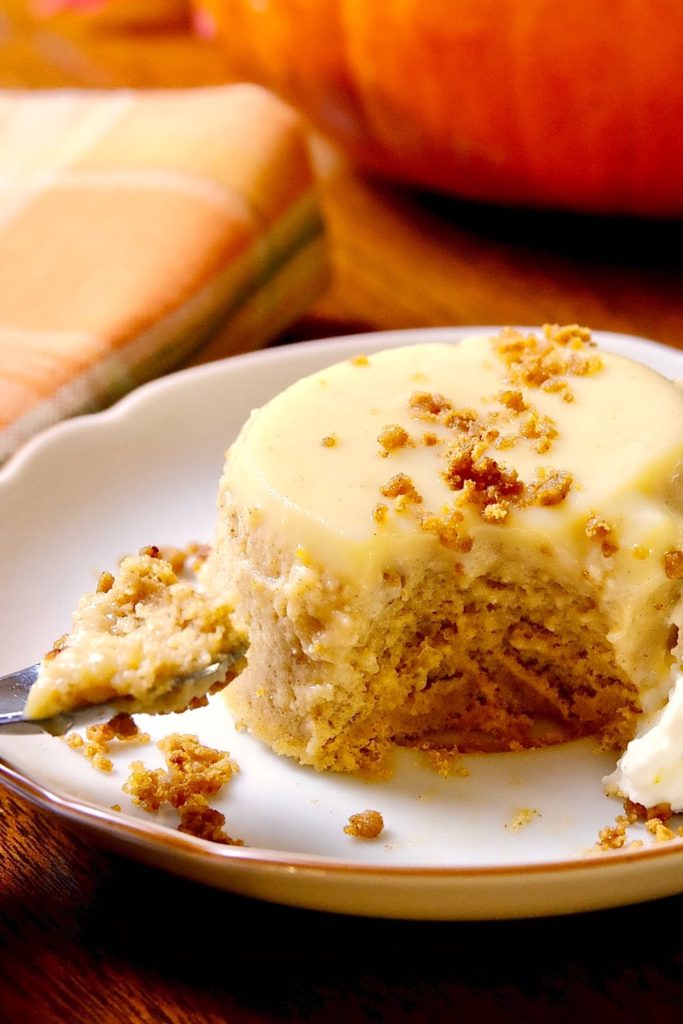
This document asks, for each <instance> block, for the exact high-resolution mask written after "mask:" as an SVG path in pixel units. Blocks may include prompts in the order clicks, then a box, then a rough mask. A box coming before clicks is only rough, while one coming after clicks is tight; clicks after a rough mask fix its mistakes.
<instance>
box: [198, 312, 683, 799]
mask: <svg viewBox="0 0 683 1024" xmlns="http://www.w3.org/2000/svg"><path fill="white" fill-rule="evenodd" d="M682 465H683V395H681V393H680V391H679V390H678V389H677V388H676V387H675V386H673V385H672V384H671V383H670V382H669V381H667V380H665V379H664V378H662V377H660V376H659V375H658V374H657V373H655V372H654V371H652V370H650V369H648V368H646V367H644V366H642V365H640V364H638V363H635V362H633V361H631V360H629V359H625V358H623V357H619V356H616V355H612V354H610V353H608V352H602V351H599V350H598V349H597V348H596V346H595V344H594V342H593V339H592V338H591V334H590V332H589V331H588V330H587V329H584V328H579V327H576V326H571V327H564V328H560V327H546V328H544V329H543V331H541V332H537V333H529V334H527V333H525V332H519V331H515V330H504V331H502V332H501V333H500V334H498V335H497V336H494V337H488V336H486V337H485V336H478V337H472V338H469V339H467V340H466V341H464V342H462V343H461V344H460V345H456V346H452V345H448V344H426V345H418V346H407V347H399V348H395V349H390V350H386V351H383V352H379V353H377V354H374V355H371V356H368V357H364V356H360V357H357V358H354V359H350V360H348V361H346V362H343V363H339V364H337V365H335V366H333V367H330V368H328V369H325V370H322V371H320V372H318V373H315V374H313V375H312V376H310V377H307V378H305V379H303V380H300V381H299V382H297V383H296V384H294V385H293V386H291V387H290V388H288V389H287V390H285V391H284V392H282V393H281V394H280V395H279V396H277V397H276V398H274V399H273V400H272V401H271V402H269V403H268V404H267V405H265V406H264V407H263V408H261V409H260V410H256V411H255V412H254V413H253V414H252V416H251V417H250V419H249V421H248V422H247V423H246V425H245V426H244V428H243V429H242V431H241V433H240V435H239V437H238V438H237V440H236V441H235V443H234V444H233V445H232V447H231V448H230V450H229V452H228V455H227V459H226V466H225V471H224V475H223V478H222V481H221V484H220V494H219V521H218V527H217V535H216V540H215V545H214V548H213V551H212V553H211V554H210V556H209V558H208V560H207V562H206V564H205V566H204V569H203V571H202V572H203V582H204V585H205V586H206V587H207V588H208V589H209V590H213V591H214V592H216V593H229V594H230V595H231V598H232V600H233V601H234V603H235V606H236V608H237V609H238V614H239V616H240V618H241V620H242V621H243V624H244V627H245V628H246V630H247V631H248V633H249V637H250V642H251V646H250V656H249V665H248V667H247V668H246V669H245V671H244V672H242V673H241V675H240V676H239V677H238V678H237V679H236V680H235V681H234V682H233V683H231V685H230V687H229V688H228V689H227V690H226V691H225V697H226V700H227V701H228V703H229V705H230V706H231V708H232V709H233V711H234V713H235V716H236V718H237V720H238V722H239V723H240V724H241V725H243V726H246V727H247V728H248V729H249V730H250V731H251V733H252V734H253V735H254V736H256V737H258V738H259V739H261V740H263V741H265V742H266V743H267V744H269V745H270V746H271V747H272V748H273V750H275V751H277V752H278V753H280V754H285V755H289V756H291V757H293V758H295V759H297V760H298V761H299V762H301V763H303V764H306V765H313V766H315V767H316V768H318V769H332V770H336V771H348V772H351V771H358V770H366V771H367V770H380V769H382V768H383V767H385V766H386V763H387V760H388V758H389V755H390V751H391V749H392V747H393V745H394V744H396V743H398V744H414V745H417V746H420V748H422V749H425V747H429V746H430V745H432V746H433V747H434V748H436V749H447V748H449V747H450V748H452V749H455V748H457V749H459V750H461V751H483V750H514V749H520V748H527V747H534V746H539V745H545V744H549V743H557V742H561V741H565V740H569V739H573V738H577V737H581V736H585V735H595V736H596V737H599V738H600V740H601V742H602V743H603V744H604V745H606V746H608V747H610V748H614V749H615V750H617V751H622V750H623V749H624V748H625V747H626V746H627V744H629V741H630V740H631V739H632V737H634V735H635V734H636V733H637V732H639V731H640V732H643V731H647V729H646V726H647V727H649V724H651V716H653V715H655V714H657V713H658V712H659V709H661V708H662V707H663V706H664V705H665V704H666V699H667V695H668V693H669V690H670V688H671V686H672V682H673V678H674V677H673V669H674V665H675V662H676V655H677V649H676V643H677V632H678V625H679V622H680V617H681V611H680V607H679V602H680V599H681V596H682V584H681V579H682V578H683V516H682V514H681V512H682V509H683V490H682V487H683V484H682V482H681V477H680V467H681V466H682ZM615 784H616V783H615ZM618 786H619V787H620V788H621V790H622V791H624V792H626V795H629V796H631V797H632V798H633V799H638V793H637V792H633V793H629V792H628V788H629V779H628V778H620V779H619V780H618ZM637 788H638V787H637V786H635V789H636V790H637ZM663 799H666V797H664V798H663ZM681 802H682V803H683V796H682V797H681Z"/></svg>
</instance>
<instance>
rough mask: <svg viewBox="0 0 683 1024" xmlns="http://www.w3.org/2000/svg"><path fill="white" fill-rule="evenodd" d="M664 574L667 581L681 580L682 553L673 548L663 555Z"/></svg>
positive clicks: (682, 574) (682, 572) (682, 570)
mask: <svg viewBox="0 0 683 1024" xmlns="http://www.w3.org/2000/svg"><path fill="white" fill-rule="evenodd" d="M664 572H665V573H666V576H667V579H670V580H681V579H683V551H679V550H678V548H673V549H672V550H671V551H667V552H666V554H665V555H664Z"/></svg>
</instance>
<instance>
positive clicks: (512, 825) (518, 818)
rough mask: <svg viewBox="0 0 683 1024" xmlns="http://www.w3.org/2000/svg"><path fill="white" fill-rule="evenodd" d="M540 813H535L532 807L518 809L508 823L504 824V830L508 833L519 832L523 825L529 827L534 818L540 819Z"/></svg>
mask: <svg viewBox="0 0 683 1024" xmlns="http://www.w3.org/2000/svg"><path fill="white" fill-rule="evenodd" d="M540 817H541V812H540V811H537V810H536V809H535V808H533V807H520V809H519V810H518V811H515V813H514V814H513V816H512V818H510V821H508V823H507V824H506V826H505V828H506V830H507V831H508V832H519V830H520V829H521V828H524V826H525V825H529V824H530V823H531V822H532V821H533V820H534V818H540Z"/></svg>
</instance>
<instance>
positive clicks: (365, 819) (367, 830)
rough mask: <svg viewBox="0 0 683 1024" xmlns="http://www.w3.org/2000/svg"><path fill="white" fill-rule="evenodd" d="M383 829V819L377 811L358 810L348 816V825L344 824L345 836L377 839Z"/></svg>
mask: <svg viewBox="0 0 683 1024" xmlns="http://www.w3.org/2000/svg"><path fill="white" fill-rule="evenodd" d="M383 829H384V819H383V817H382V815H381V814H380V813H379V811H360V813H359V814H352V815H351V816H350V817H349V823H348V825H345V826H344V832H345V833H346V835H347V836H353V837H354V838H355V839H377V837H378V836H379V835H381V834H382V830H383Z"/></svg>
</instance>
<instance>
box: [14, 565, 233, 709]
mask: <svg viewBox="0 0 683 1024" xmlns="http://www.w3.org/2000/svg"><path fill="white" fill-rule="evenodd" d="M231 615H232V608H231V606H230V605H229V604H228V603H227V601H226V600H225V599H224V598H221V597H216V596H213V595H208V594H205V593H203V592H202V591H201V590H200V589H198V588H197V587H196V586H195V585H194V584H193V583H191V582H189V581H187V580H184V579H180V578H179V577H178V576H177V575H176V572H175V571H174V569H173V566H172V565H171V563H170V562H169V561H167V560H166V559H164V558H161V557H160V552H159V549H158V548H156V547H153V546H150V547H147V548H143V550H142V551H141V552H140V554H138V555H135V556H129V557H127V558H124V559H123V560H122V562H121V565H120V567H119V569H118V572H117V573H116V575H113V574H112V573H110V572H104V573H102V575H101V576H100V578H99V581H98V584H97V589H96V591H95V592H94V593H87V594H84V596H83V597H82V598H81V600H80V601H79V604H78V608H77V609H76V611H75V613H74V615H73V625H72V629H71V632H70V633H68V634H65V635H64V636H63V637H61V638H60V639H59V640H58V641H57V642H56V643H55V645H54V646H53V648H52V650H50V651H48V653H47V654H46V655H45V656H44V658H43V659H42V662H41V665H40V671H39V674H38V678H37V680H36V682H35V683H34V684H33V686H32V687H31V691H30V693H29V697H28V700H27V703H26V708H25V712H24V714H25V717H26V718H30V719H44V718H49V717H51V716H53V715H58V714H60V713H61V712H64V711H71V710H74V709H77V708H82V707H86V706H88V705H92V704H104V703H110V704H112V706H115V707H117V708H119V709H120V710H122V711H124V712H138V711H139V712H149V713H153V714H165V713H167V712H173V711H183V710H186V709H187V708H189V707H194V706H198V704H200V703H202V702H204V703H205V702H206V692H207V689H208V688H210V691H213V690H214V689H219V688H221V687H223V686H225V685H226V683H228V682H229V681H230V680H232V679H233V678H234V677H235V675H236V674H237V672H239V671H240V670H241V668H242V667H243V665H244V663H245V662H244V653H245V651H246V647H247V643H246V638H245V637H244V635H243V634H241V633H239V632H238V631H237V630H236V629H235V627H234V626H233V624H232V619H231ZM223 661H225V662H226V666H227V668H226V672H225V673H222V674H220V675H219V676H218V678H216V676H215V675H211V676H209V677H208V679H207V678H204V677H203V676H202V675H201V672H202V670H204V669H208V668H209V666H211V665H212V664H214V663H218V662H223ZM197 674H199V675H197ZM185 678H187V683H186V685H178V680H179V679H185Z"/></svg>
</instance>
